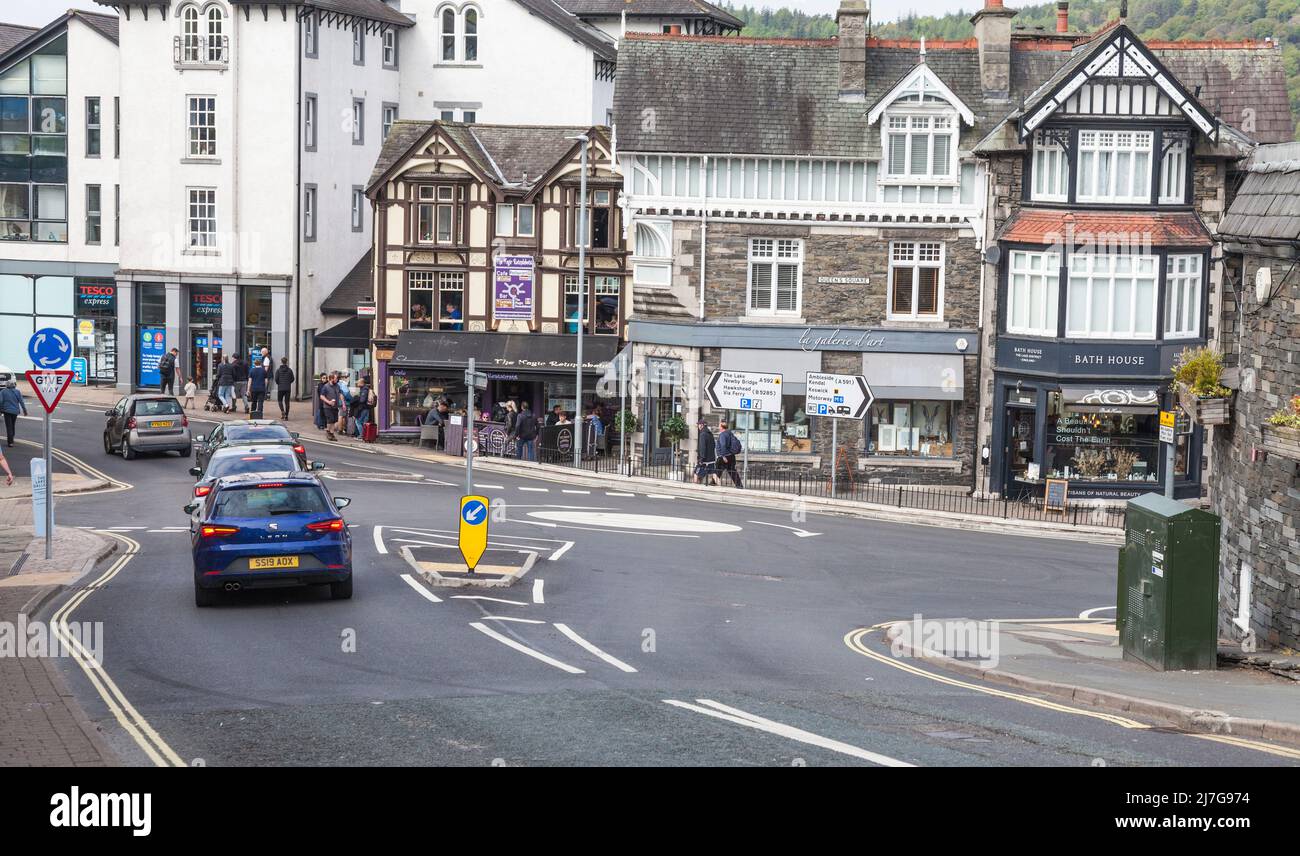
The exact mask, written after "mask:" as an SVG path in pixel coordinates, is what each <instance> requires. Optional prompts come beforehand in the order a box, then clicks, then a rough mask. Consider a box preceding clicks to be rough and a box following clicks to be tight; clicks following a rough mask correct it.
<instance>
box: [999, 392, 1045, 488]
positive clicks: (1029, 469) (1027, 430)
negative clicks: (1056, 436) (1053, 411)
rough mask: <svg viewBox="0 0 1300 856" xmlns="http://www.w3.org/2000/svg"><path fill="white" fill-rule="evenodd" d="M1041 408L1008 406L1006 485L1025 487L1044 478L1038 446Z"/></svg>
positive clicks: (1005, 453) (1008, 486)
mask: <svg viewBox="0 0 1300 856" xmlns="http://www.w3.org/2000/svg"><path fill="white" fill-rule="evenodd" d="M1037 415H1038V414H1037V411H1036V410H1034V409H1033V408H1030V407H1008V408H1007V415H1006V420H1007V421H1006V434H1005V437H1006V445H1005V447H1004V448H1003V452H1004V455H1003V458H1004V459H1005V460H1006V468H1007V469H1006V487H1007V491H1008V492H1012V491H1016V490H1017V489H1023V488H1024V487H1025V486H1026V485H1027V484H1034V483H1037V482H1038V481H1039V480H1040V472H1039V469H1040V468H1039V465H1038V460H1037V457H1036V455H1035V451H1034V450H1035V447H1036V446H1037V445H1038V432H1037V425H1036V423H1037Z"/></svg>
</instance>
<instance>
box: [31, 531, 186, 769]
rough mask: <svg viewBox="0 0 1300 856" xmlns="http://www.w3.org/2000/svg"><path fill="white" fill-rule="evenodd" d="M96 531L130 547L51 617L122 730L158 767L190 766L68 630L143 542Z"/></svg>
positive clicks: (62, 641) (59, 633)
mask: <svg viewBox="0 0 1300 856" xmlns="http://www.w3.org/2000/svg"><path fill="white" fill-rule="evenodd" d="M96 531H99V532H103V533H104V534H105V535H108V536H109V537H110V538H116V539H117V540H119V541H121V542H122V543H124V544H126V545H127V550H126V552H125V553H123V554H122V555H121V556H120V557H118V559H117V561H116V562H114V563H113V564H112V565H111V566H109V568H108V570H106V571H105V572H104V573H103V574H101V575H100V576H99V578H98V579H96V580H95V581H94V582H92V583H90V585H88V586H86V587H85V588H83V589H82V590H81V591H79V592H77V593H76V594H74V595H73V596H72V597H71V598H69V600H68V602H67V603H65V604H64V605H63V606H62V607H60V608H59V610H58V611H57V612H55V613H54V616H53V618H52V620H51V624H52V625H53V629H54V635H55V636H56V637H58V639H59V641H60V642H61V643H63V645H64V646H65V647H67V648H68V650H69V651H71V652H72V657H73V659H74V660H75V661H76V663H77V665H78V666H80V667H81V670H82V672H84V673H85V675H86V679H87V680H88V681H90V685H91V686H92V687H93V688H94V689H95V692H96V693H98V694H99V697H100V698H101V699H103V701H104V704H105V705H106V706H107V707H108V709H109V711H110V712H111V713H112V714H113V718H114V719H116V720H117V722H118V724H119V725H121V726H122V728H123V730H124V731H126V733H127V734H129V735H130V736H131V739H132V740H134V741H135V742H136V745H138V746H139V747H140V748H141V749H142V750H144V753H145V754H146V755H147V756H148V757H149V760H151V761H153V763H154V764H155V765H156V766H159V767H169V766H174V767H185V766H188V765H187V764H186V763H185V762H184V761H183V760H181V757H180V756H179V755H177V754H176V752H175V750H173V749H172V748H171V746H169V745H168V744H167V741H165V740H163V739H162V737H161V736H159V734H158V732H157V731H155V730H154V728H153V726H152V725H150V724H149V721H148V720H146V719H145V718H144V717H143V716H141V715H140V712H139V711H138V710H136V709H135V706H134V705H132V704H131V702H130V701H129V700H128V699H127V697H126V695H125V694H124V693H123V692H122V690H121V689H120V688H119V687H118V686H117V684H116V683H115V682H114V681H113V679H112V678H111V677H109V675H108V672H107V671H105V670H104V667H103V664H101V663H99V662H97V661H96V660H95V659H94V657H93V656H92V655H91V654H90V652H89V651H87V650H86V649H85V648H84V647H83V646H82V644H81V641H80V640H79V639H78V638H77V637H76V636H73V635H70V634H69V632H68V618H69V617H70V616H71V615H72V613H73V612H74V611H75V610H76V608H77V607H78V606H80V605H81V603H82V602H83V601H85V600H86V598H88V597H90V595H91V594H93V593H94V592H95V591H97V590H98V589H100V588H102V587H103V586H104V585H106V584H107V583H108V582H109V581H110V580H112V579H113V578H114V577H116V576H117V574H118V573H119V572H120V571H121V570H122V568H124V567H126V565H127V563H128V562H130V561H131V559H132V558H134V557H135V556H136V555H137V554H139V552H140V542H138V541H135V540H133V539H131V538H128V537H126V536H125V535H117V534H114V533H111V532H106V531H104V530H102V529H101V530H96Z"/></svg>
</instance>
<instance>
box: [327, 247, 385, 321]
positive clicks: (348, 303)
mask: <svg viewBox="0 0 1300 856" xmlns="http://www.w3.org/2000/svg"><path fill="white" fill-rule="evenodd" d="M373 252H374V251H373V250H366V254H365V255H363V256H362V257H361V258H360V259H359V260H358V261H357V263H356V264H355V265H353V267H352V270H350V271H348V272H347V274H346V275H344V277H343V279H341V280H339V284H338V285H336V286H334V290H333V291H331V292H330V293H329V297H326V298H325V299H324V300H322V301H321V304H320V308H321V311H322V312H329V313H335V312H337V313H340V314H343V315H355V314H356V312H357V304H358V303H360V302H361V301H363V300H373V299H374V296H375V295H374V289H373V287H372V286H371V280H370V277H371V273H372V270H373V267H374V261H373V259H374V255H373Z"/></svg>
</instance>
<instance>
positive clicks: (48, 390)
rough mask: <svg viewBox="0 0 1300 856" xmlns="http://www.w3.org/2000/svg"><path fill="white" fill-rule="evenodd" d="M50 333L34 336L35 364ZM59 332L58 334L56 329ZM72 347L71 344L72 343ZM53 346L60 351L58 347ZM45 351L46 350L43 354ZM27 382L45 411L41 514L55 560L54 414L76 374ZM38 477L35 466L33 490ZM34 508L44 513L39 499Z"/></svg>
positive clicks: (42, 375)
mask: <svg viewBox="0 0 1300 856" xmlns="http://www.w3.org/2000/svg"><path fill="white" fill-rule="evenodd" d="M46 332H47V331H46V330H42V331H40V332H38V333H37V334H36V335H35V336H32V341H31V342H30V343H29V344H28V346H27V350H28V352H29V353H31V354H32V358H33V361H35V358H36V355H37V354H38V353H44V352H45V351H48V350H49V348H50V347H51V346H50V345H49V344H48V342H49V340H48V339H47V340H46V344H38V343H37V341H36V340H37V338H39V337H40V336H41V335H42V334H43V333H46ZM55 332H58V331H57V330H56V331H55ZM63 341H64V342H65V343H68V339H67V337H66V336H65V337H64V338H63ZM68 344H69V345H71V343H68ZM53 347H56V348H57V344H56V345H55V346H53ZM42 349H45V350H44V351H42ZM68 353H71V347H69V349H68ZM63 362H67V358H66V357H65V358H64V361H63ZM58 365H63V363H59V364H58ZM27 382H28V383H29V384H31V387H32V392H34V393H36V398H37V400H38V401H40V403H41V407H43V408H45V451H44V454H43V455H42V456H41V467H40V470H41V476H42V477H43V480H44V485H45V490H44V497H43V504H44V509H43V511H44V513H43V514H41V519H42V520H43V522H44V527H45V558H47V559H49V558H52V554H53V550H54V490H53V483H54V467H53V466H52V465H51V463H50V449H52V448H53V446H54V437H53V434H52V433H51V432H52V430H53V429H52V427H51V424H50V414H51V413H53V412H54V408H56V407H58V406H59V399H60V398H62V397H63V393H64V392H66V391H67V389H68V385H69V384H70V383H71V382H72V372H71V371H68V370H58V369H51V370H33V371H29V372H27ZM33 463H35V462H33ZM36 476H37V472H36V468H35V467H34V466H33V469H32V485H33V489H35V485H36ZM33 505H36V506H37V508H33V512H39V511H41V509H40V508H39V505H40V503H37V502H36V501H35V497H33ZM33 516H34V515H33Z"/></svg>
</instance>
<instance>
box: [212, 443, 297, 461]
mask: <svg viewBox="0 0 1300 856" xmlns="http://www.w3.org/2000/svg"><path fill="white" fill-rule="evenodd" d="M258 446H265V447H266V448H265V449H259V448H258ZM286 449H288V450H289V452H290V454H292V452H293V449H292V448H291V447H290V446H289V444H288V443H286V442H284V441H283V440H281V441H280V442H278V443H277V442H274V441H272V442H270V443H261V442H258V443H237V444H236V443H232V444H231V445H229V446H222V447H221V448H220V449H217V450H215V451H214V452H213V453H212V460H214V461H215V460H217V459H219V458H234V457H241V458H242V457H244V456H245V455H255V454H257V453H258V452H275V453H277V454H281V455H283V454H284V453H285V450H286Z"/></svg>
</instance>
